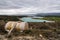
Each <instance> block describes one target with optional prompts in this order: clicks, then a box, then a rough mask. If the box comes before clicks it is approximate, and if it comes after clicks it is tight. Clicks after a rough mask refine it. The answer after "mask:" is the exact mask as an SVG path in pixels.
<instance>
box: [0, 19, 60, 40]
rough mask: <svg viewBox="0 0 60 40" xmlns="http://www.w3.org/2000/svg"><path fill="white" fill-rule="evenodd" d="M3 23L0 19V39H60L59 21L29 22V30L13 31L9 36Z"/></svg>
mask: <svg viewBox="0 0 60 40" xmlns="http://www.w3.org/2000/svg"><path fill="white" fill-rule="evenodd" d="M5 24H6V23H5V22H4V21H3V20H0V40H60V22H55V23H29V28H30V30H28V31H24V32H23V33H21V32H15V31H13V32H12V33H11V36H10V37H7V32H5V30H4V26H5ZM40 34H41V35H42V37H41V36H40Z"/></svg>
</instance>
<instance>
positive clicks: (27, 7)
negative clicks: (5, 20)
mask: <svg viewBox="0 0 60 40" xmlns="http://www.w3.org/2000/svg"><path fill="white" fill-rule="evenodd" d="M52 12H60V0H0V14H9V15H11V14H13V15H14V14H36V13H52Z"/></svg>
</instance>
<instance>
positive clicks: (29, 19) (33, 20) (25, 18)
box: [20, 17, 51, 22]
mask: <svg viewBox="0 0 60 40" xmlns="http://www.w3.org/2000/svg"><path fill="white" fill-rule="evenodd" d="M20 20H22V21H24V22H44V21H45V22H51V21H48V20H40V19H32V18H30V17H24V18H21V19H20Z"/></svg>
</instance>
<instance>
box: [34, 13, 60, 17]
mask: <svg viewBox="0 0 60 40" xmlns="http://www.w3.org/2000/svg"><path fill="white" fill-rule="evenodd" d="M35 16H60V13H37V14H36V15H35Z"/></svg>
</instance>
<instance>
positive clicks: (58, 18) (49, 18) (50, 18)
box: [43, 17, 60, 21]
mask: <svg viewBox="0 0 60 40" xmlns="http://www.w3.org/2000/svg"><path fill="white" fill-rule="evenodd" d="M43 19H45V20H52V21H60V17H44V18H43Z"/></svg>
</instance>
